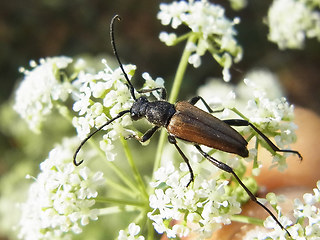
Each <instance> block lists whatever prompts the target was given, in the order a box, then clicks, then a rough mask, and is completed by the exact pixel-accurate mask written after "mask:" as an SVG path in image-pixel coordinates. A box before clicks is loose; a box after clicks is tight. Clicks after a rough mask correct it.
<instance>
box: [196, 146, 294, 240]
mask: <svg viewBox="0 0 320 240" xmlns="http://www.w3.org/2000/svg"><path fill="white" fill-rule="evenodd" d="M195 147H196V148H197V149H198V151H199V152H200V154H201V155H202V156H203V157H204V158H206V159H207V160H209V161H210V162H211V163H212V164H213V165H215V166H216V167H218V168H220V169H221V170H223V171H225V172H228V173H231V174H232V175H233V177H234V178H235V179H236V180H237V182H238V183H239V184H240V186H241V187H242V188H243V189H244V190H245V191H246V192H247V194H248V195H249V197H250V199H251V200H252V201H253V202H255V203H256V204H258V205H260V206H261V207H262V208H263V209H264V210H265V211H266V212H268V213H269V215H270V216H271V217H272V218H273V220H275V221H276V223H277V224H278V225H279V226H280V227H281V228H282V229H283V230H285V231H286V232H287V234H288V235H289V236H290V237H291V235H290V233H289V232H288V230H287V229H286V228H285V227H283V226H282V224H281V223H280V222H279V220H278V219H277V218H276V216H275V215H274V214H273V213H272V212H271V211H270V210H269V209H268V208H267V207H266V206H264V205H263V204H262V203H261V202H259V201H258V199H257V198H256V196H255V195H254V194H253V193H252V192H251V191H250V190H249V189H248V188H247V186H246V185H244V183H243V182H242V181H241V180H240V178H239V177H238V175H237V174H236V173H235V172H234V171H233V169H232V168H231V167H230V166H228V165H227V164H225V163H223V162H220V161H218V160H216V159H214V158H213V157H211V156H210V155H209V154H208V153H206V152H205V151H203V150H202V149H201V147H200V146H199V145H195Z"/></svg>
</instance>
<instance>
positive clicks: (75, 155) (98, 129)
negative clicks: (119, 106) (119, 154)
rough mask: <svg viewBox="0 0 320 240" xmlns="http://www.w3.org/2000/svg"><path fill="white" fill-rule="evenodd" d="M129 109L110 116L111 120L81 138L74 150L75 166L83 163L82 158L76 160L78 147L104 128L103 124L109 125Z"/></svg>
mask: <svg viewBox="0 0 320 240" xmlns="http://www.w3.org/2000/svg"><path fill="white" fill-rule="evenodd" d="M129 112H130V110H124V111H122V112H120V113H119V114H118V115H117V116H116V117H114V118H112V119H111V120H109V121H107V122H106V123H104V124H103V125H102V126H101V127H99V128H97V129H96V130H94V131H93V132H92V133H90V134H89V135H88V136H87V137H86V138H85V139H83V140H82V142H81V143H80V145H79V147H78V148H77V150H76V151H75V153H74V155H73V163H74V165H76V166H79V165H80V164H81V163H83V160H81V161H79V162H77V155H78V153H79V151H80V149H81V148H82V146H83V145H84V144H85V143H86V142H87V141H88V140H89V139H90V138H91V137H92V136H93V135H95V134H96V133H97V132H99V131H100V130H101V129H102V128H104V127H105V126H107V125H109V124H110V123H112V122H113V121H114V120H116V119H118V118H120V117H122V116H123V115H124V114H126V113H129Z"/></svg>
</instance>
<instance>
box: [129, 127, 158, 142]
mask: <svg viewBox="0 0 320 240" xmlns="http://www.w3.org/2000/svg"><path fill="white" fill-rule="evenodd" d="M158 129H159V127H158V126H154V127H153V128H151V129H149V130H148V131H147V132H146V133H145V134H144V135H143V136H142V137H139V136H137V135H129V136H127V137H125V139H126V140H128V139H130V138H135V139H136V140H138V141H139V142H146V141H148V140H149V139H150V138H151V137H152V136H153V134H154V133H155V132H156V131H157V130H158Z"/></svg>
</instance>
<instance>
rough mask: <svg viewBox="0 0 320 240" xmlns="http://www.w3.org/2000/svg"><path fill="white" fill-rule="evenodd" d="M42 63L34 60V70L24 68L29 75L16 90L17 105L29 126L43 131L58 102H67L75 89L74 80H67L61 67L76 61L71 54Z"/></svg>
mask: <svg viewBox="0 0 320 240" xmlns="http://www.w3.org/2000/svg"><path fill="white" fill-rule="evenodd" d="M39 62H40V64H39V65H38V64H37V63H36V62H35V61H31V62H30V66H31V67H32V68H33V69H32V70H30V71H29V70H26V69H24V68H21V69H20V71H21V72H23V73H24V75H25V77H24V79H23V81H22V82H21V84H20V86H19V88H18V89H17V91H16V99H15V105H14V107H13V108H14V109H15V110H16V111H17V112H18V113H19V114H20V116H21V117H22V118H23V119H24V120H26V122H27V123H28V125H29V128H30V129H31V130H33V131H34V132H39V131H40V128H41V124H42V122H43V121H44V119H45V117H46V116H47V115H49V114H50V113H51V111H52V109H53V106H54V103H55V102H58V101H60V102H64V101H66V99H67V98H68V96H69V94H70V92H71V84H70V82H68V81H65V79H64V76H63V74H62V73H61V71H62V70H63V69H65V68H67V67H68V65H69V64H70V63H71V62H72V59H71V58H69V57H64V56H61V57H53V58H45V59H40V61H39Z"/></svg>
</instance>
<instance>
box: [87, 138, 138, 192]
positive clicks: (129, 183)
mask: <svg viewBox="0 0 320 240" xmlns="http://www.w3.org/2000/svg"><path fill="white" fill-rule="evenodd" d="M90 140H91V139H90ZM90 140H89V141H88V142H89V143H90V145H92V146H93V147H94V148H96V149H97V151H98V152H99V154H100V155H101V156H103V157H104V158H105V153H104V151H102V150H101V148H99V147H98V146H97V144H95V143H94V142H92V141H90ZM105 162H106V163H107V164H108V166H109V167H110V168H111V169H112V170H113V171H114V172H115V174H116V175H117V176H118V177H119V178H120V179H121V180H122V181H123V182H124V183H125V184H126V185H127V186H128V187H129V188H130V189H131V190H132V191H133V192H134V193H136V192H138V191H139V189H138V188H137V187H136V186H135V185H134V184H133V183H132V180H131V179H129V178H128V177H127V174H125V173H124V172H123V171H122V170H121V169H120V168H119V167H118V166H117V165H115V164H114V162H111V161H108V160H106V161H105Z"/></svg>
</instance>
